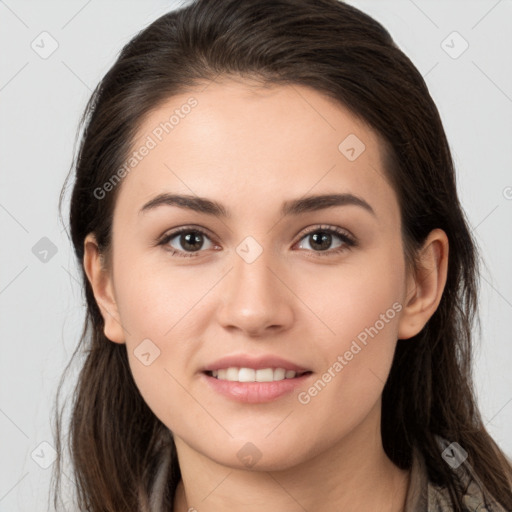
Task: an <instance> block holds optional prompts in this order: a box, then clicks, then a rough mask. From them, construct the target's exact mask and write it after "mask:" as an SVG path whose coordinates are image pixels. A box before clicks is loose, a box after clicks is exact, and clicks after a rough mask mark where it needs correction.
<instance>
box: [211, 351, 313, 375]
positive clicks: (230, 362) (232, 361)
mask: <svg viewBox="0 0 512 512" xmlns="http://www.w3.org/2000/svg"><path fill="white" fill-rule="evenodd" d="M232 367H235V368H253V369H254V370H261V369H263V368H284V369H285V370H293V371H295V372H298V373H299V372H306V371H310V370H308V369H307V368H303V367H302V366H299V365H297V364H295V363H292V362H291V361H287V360H286V359H283V358H281V357H277V356H273V355H263V356H249V355H247V354H233V355H230V356H225V357H222V358H221V359H217V360H216V361H214V362H213V363H210V364H208V365H206V366H205V367H204V368H203V370H202V371H203V372H211V371H213V370H221V369H224V368H232Z"/></svg>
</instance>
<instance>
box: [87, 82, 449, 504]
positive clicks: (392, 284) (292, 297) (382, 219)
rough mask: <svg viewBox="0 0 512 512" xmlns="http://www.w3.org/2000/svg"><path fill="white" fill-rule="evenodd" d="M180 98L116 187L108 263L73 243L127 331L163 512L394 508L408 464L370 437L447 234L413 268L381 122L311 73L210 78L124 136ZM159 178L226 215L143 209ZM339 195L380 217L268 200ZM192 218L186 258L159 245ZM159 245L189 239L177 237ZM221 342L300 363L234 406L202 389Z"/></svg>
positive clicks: (440, 270)
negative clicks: (351, 152)
mask: <svg viewBox="0 0 512 512" xmlns="http://www.w3.org/2000/svg"><path fill="white" fill-rule="evenodd" d="M191 96H193V97H194V98H196V99H197V101H198V105H197V106H196V107H195V108H194V109H192V111H191V112H190V114H188V115H187V116H185V117H184V118H183V119H180V122H179V124H178V125H177V126H175V128H174V129H173V131H172V133H170V134H168V135H166V136H165V137H164V138H163V139H162V141H161V142H160V143H159V144H158V145H157V147H155V148H154V149H152V150H151V151H150V153H149V154H148V155H147V156H146V157H145V158H144V159H143V160H142V161H141V162H140V163H139V164H138V165H137V166H136V167H135V168H134V169H133V170H132V171H131V172H130V173H129V174H128V175H127V176H126V177H125V178H124V181H123V182H122V184H121V185H120V187H121V189H120V190H119V191H118V192H119V195H118V198H117V201H116V205H115V211H114V218H113V238H112V247H111V250H112V252H111V254H110V255H109V258H108V259H107V263H105V265H103V266H102V259H101V258H100V255H99V253H98V247H97V244H96V241H95V238H94V235H93V234H90V235H89V236H88V237H87V239H86V240H85V256H84V265H85V269H86V273H87V276H88V278H89V280H90V282H91V284H92V286H93V290H94V293H95V297H96V300H97V302H98V304H99V306H100V309H101V311H102V314H103V317H104V320H105V335H106V337H107V338H108V339H109V340H111V341H112V342H114V343H124V344H126V348H127V352H128V357H129V362H130V367H131V369H132V373H133V377H134V379H135V382H136V384H137V386H138V388H139V390H140V392H141V394H142V396H143V397H144V399H145V400H146V402H147V404H148V406H149V407H150V408H151V409H152V411H153V412H154V413H155V415H156V416H157V417H158V418H159V419H160V420H161V421H162V422H163V423H164V424H165V425H166V426H167V427H168V428H169V429H170V430H171V431H172V432H173V434H174V439H175V443H176V447H177V451H178V457H179V462H180V468H181V472H182V481H181V482H180V485H179V487H178V490H177V494H176V498H175V510H177V511H179V512H181V511H186V510H189V509H192V510H193V509H196V510H197V511H199V512H203V511H205V512H213V511H224V512H225V511H229V510H240V509H243V510H245V511H249V512H251V511H256V510H258V511H261V510H277V511H280V512H292V511H293V512H295V511H301V510H315V511H320V512H322V511H332V510H344V511H346V512H350V511H360V510H379V511H382V512H396V511H400V510H402V509H403V506H404V502H405V497H406V491H407V486H408V472H406V471H402V470H400V469H399V468H398V467H396V466H395V465H394V464H393V463H392V462H391V460H390V459H389V458H388V457H387V456H386V454H385V452H384V450H383V447H382V439H381V433H380V417H381V395H382V390H383V387H384V383H385V381H386V378H387V376H388V374H389V371H390V368H391V362H392V357H393V353H394V349H395V346H396V342H397V339H400V338H402V339H407V338H410V337H412V336H414V335H415V334H417V333H418V332H419V331H420V330H421V329H422V328H423V326H424V325H425V324H426V322H427V321H428V319H429V318H430V317H431V316H432V314H433V313H434V312H435V310H436V308H437V306H438V304H439V301H440V299H441V295H442V291H443V288H444V285H445V282H446V272H447V258H448V240H447V237H446V234H445V233H444V232H443V231H442V230H439V229H436V230H433V231H432V232H431V233H430V235H429V237H428V238H427V240H426V242H425V244H424V246H423V248H422V250H421V252H420V260H421V263H422V265H421V267H420V268H418V269H417V270H416V271H415V272H413V273H410V274H407V272H406V266H405V261H404V254H403V244H402V239H401V231H400V229H401V226H400V222H401V221H400V211H399V206H398V201H397V197H396V194H395V192H394V190H393V189H392V187H391V186H390V184H389V183H388V181H387V180H386V179H385V178H384V170H383V167H382V163H381V145H380V140H379V138H378V136H377V134H376V133H375V132H374V131H373V130H372V129H371V128H370V127H369V126H367V125H366V124H364V123H362V122H361V121H360V120H358V119H357V118H356V117H354V116H353V115H352V114H351V113H350V112H349V111H348V110H347V109H346V108H344V107H342V106H340V105H339V104H337V103H335V102H333V101H332V100H330V99H328V98H327V97H325V96H324V95H322V94H321V93H319V92H317V91H315V90H313V89H310V88H308V87H304V86H297V85H294V86H274V87H267V88H261V87H257V85H256V84H254V83H251V82H248V81H235V80H232V79H227V78H226V79H223V80H217V81H216V82H213V83H210V84H208V86H207V87H206V88H205V87H204V86H203V87H198V88H197V89H194V90H190V91H188V92H187V93H184V94H180V95H177V96H174V97H172V98H169V100H168V101H167V102H166V103H165V105H162V106H161V107H160V108H158V109H156V110H155V111H153V112H152V113H151V114H150V116H149V117H147V118H146V119H145V120H144V122H143V124H142V125H141V127H140V130H139V137H138V140H137V141H136V142H135V144H134V148H137V147H140V144H141V142H142V141H144V140H145V138H146V137H147V135H148V134H151V132H152V130H153V129H154V128H155V127H156V126H158V125H159V123H160V122H162V121H163V120H165V119H168V118H169V115H170V113H172V111H173V110H174V109H175V108H179V107H180V106H181V105H183V104H184V103H186V101H187V99H188V98H190V97H191ZM349 134H355V135H356V136H357V137H358V138H359V139H360V140H361V141H363V143H364V144H365V150H364V151H363V152H362V153H361V154H360V155H359V157H358V158H357V159H356V160H354V161H350V160H349V159H347V158H346V156H345V155H344V154H343V153H342V152H341V151H340V150H339V149H338V145H339V144H340V142H342V141H343V140H344V139H345V138H346V137H347V136H348V135H349ZM162 192H169V193H176V194H189V195H197V196H201V197H207V198H210V199H213V200H216V201H218V202H220V203H222V204H223V205H224V206H225V208H226V209H227V210H228V211H229V212H231V217H230V218H228V219H220V218H215V217H212V216H210V215H206V214H204V213H198V212H193V211H189V210H185V209H182V208H179V207H176V206H161V207H158V208H155V209H154V210H150V211H147V212H145V213H143V214H141V213H139V210H140V209H141V208H142V206H143V205H144V204H145V203H146V202H148V201H149V200H151V199H152V198H154V197H155V196H156V195H158V194H160V193H162ZM345 192H347V193H351V194H354V195H356V196H358V197H360V198H363V199H364V200H365V201H366V202H368V203H369V204H370V205H371V207H372V208H373V210H374V212H375V215H372V214H371V213H370V212H368V211H367V210H365V209H364V208H362V207H359V206H356V205H345V206H337V207H334V208H327V209H322V210H318V211H313V212H304V213H301V214H299V215H294V216H289V217H282V216H281V215H280V213H279V212H280V209H281V205H282V203H283V201H287V200H291V199H297V198H300V197H302V196H304V195H309V194H324V193H326V194H327V193H345ZM191 224H192V225H193V226H194V228H202V229H203V230H205V231H207V233H210V235H208V236H207V237H206V238H204V241H203V245H202V246H200V244H199V246H200V250H199V251H196V252H194V251H191V250H190V249H189V250H188V253H189V254H190V253H192V254H194V255H195V256H193V257H190V258H187V257H180V256H178V255H174V256H173V255H171V254H170V252H169V251H168V250H166V248H165V247H164V246H162V245H160V246H159V245H156V243H155V241H156V240H158V239H159V237H161V236H162V235H163V234H165V233H168V232H170V231H171V230H173V229H175V228H178V227H180V226H188V225H191ZM320 226H328V227H331V226H332V227H336V226H337V227H339V228H341V229H343V230H344V231H346V232H348V233H350V234H351V235H352V236H353V238H355V239H356V240H357V246H355V247H345V248H344V250H343V251H342V252H340V253H334V252H333V251H334V250H335V249H336V248H338V247H340V246H343V245H344V242H343V241H342V240H341V239H339V238H338V237H337V235H335V234H333V237H332V239H331V242H330V245H329V244H328V245H327V247H328V251H330V254H326V253H327V251H320V250H319V249H318V245H315V243H314V240H312V238H311V236H306V235H305V233H304V231H305V228H314V227H317V228H320ZM314 232H315V231H314V230H312V231H311V233H309V235H311V234H312V233H314ZM247 236H251V237H253V238H254V239H255V240H256V241H257V243H258V244H259V246H260V247H261V249H262V253H261V255H260V256H259V257H258V258H257V259H256V260H255V261H253V262H251V263H247V261H245V260H244V259H243V258H242V257H241V256H239V254H238V253H237V251H236V249H237V247H238V246H239V244H240V243H241V242H242V241H243V240H244V239H245V238H246V237H247ZM181 242H183V238H181ZM170 244H172V246H173V248H174V249H176V250H181V251H182V252H183V253H186V252H187V249H186V248H184V247H183V244H182V243H180V236H177V237H175V238H174V239H173V241H172V242H169V244H168V246H167V247H169V245H170ZM215 248H216V249H215ZM394 303H397V304H399V305H400V308H401V309H400V311H399V312H398V313H397V314H396V315H395V316H394V318H393V319H391V320H389V321H388V322H387V323H386V324H385V326H384V328H382V329H380V330H379V332H378V334H377V335H376V336H375V337H373V338H370V339H369V341H368V343H367V345H366V346H364V348H363V349H362V350H361V351H360V352H359V353H357V355H355V356H354V357H353V359H352V360H350V361H348V362H347V364H346V365H345V366H344V367H343V369H342V371H340V372H338V373H336V376H335V377H334V378H332V380H331V381H330V382H329V383H328V384H327V385H326V386H325V387H324V388H323V389H322V391H321V392H319V393H318V394H317V395H316V396H314V397H312V398H311V400H310V401H309V403H307V404H302V403H300V402H299V401H298V399H297V394H298V392H299V391H307V390H308V388H309V387H310V386H311V385H312V384H313V383H314V382H315V381H316V380H317V379H318V378H319V377H321V376H322V375H323V374H324V372H326V371H327V369H328V368H329V367H332V365H333V363H334V362H335V361H336V360H337V357H338V356H339V355H343V354H344V353H345V352H346V351H347V350H349V348H350V346H351V343H352V341H353V340H354V339H356V337H357V335H358V334H359V333H361V332H362V331H364V329H365V328H367V327H369V326H373V325H375V323H376V321H377V320H379V318H380V317H379V315H381V314H383V313H385V312H386V311H387V310H389V308H391V307H392V305H393V304H394ZM144 339H150V340H151V341H152V343H154V344H155V345H156V346H157V347H158V348H159V350H160V355H159V357H157V358H156V359H155V360H154V361H153V362H152V363H151V364H150V365H149V366H145V365H144V364H142V363H141V361H140V360H139V359H138V358H137V357H136V356H135V354H134V350H135V349H136V348H137V346H138V345H139V344H140V343H141V342H142V340H144ZM234 353H236V354H240V353H245V354H251V355H262V354H273V355H277V356H280V357H283V358H285V359H287V360H290V361H292V362H294V363H296V364H299V365H301V366H303V367H305V368H308V369H310V370H311V371H312V372H313V374H312V376H311V377H310V378H309V380H308V381H307V383H305V384H304V386H303V387H302V388H300V389H299V390H297V391H296V392H293V393H291V394H289V395H286V396H284V397H281V398H278V399H277V400H274V401H272V402H268V403H263V404H247V403H245V404H244V403H240V402H235V401H233V400H230V399H228V398H226V397H224V396H222V395H219V394H217V393H215V392H214V391H212V390H211V389H209V387H208V386H206V385H205V384H204V382H203V379H202V376H201V373H200V370H201V368H202V367H203V366H204V365H206V364H207V363H210V362H212V361H214V360H216V359H218V358H220V357H223V356H225V355H228V354H234ZM248 442H250V443H253V444H254V445H255V446H256V447H257V450H258V452H259V454H260V458H259V460H258V461H257V463H256V464H255V465H254V466H252V467H247V466H246V465H244V463H243V461H242V460H241V459H240V458H239V457H238V456H237V453H238V451H239V450H240V449H241V448H242V447H243V446H244V445H245V444H246V443H248Z"/></svg>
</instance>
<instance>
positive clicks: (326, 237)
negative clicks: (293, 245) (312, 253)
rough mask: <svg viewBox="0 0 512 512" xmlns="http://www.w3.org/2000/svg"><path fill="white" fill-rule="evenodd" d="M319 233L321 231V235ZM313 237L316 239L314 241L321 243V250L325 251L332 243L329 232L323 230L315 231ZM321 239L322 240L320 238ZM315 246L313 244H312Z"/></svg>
mask: <svg viewBox="0 0 512 512" xmlns="http://www.w3.org/2000/svg"><path fill="white" fill-rule="evenodd" d="M318 233H321V235H320V236H319V235H318ZM311 236H312V237H313V240H314V243H315V244H316V243H319V244H320V247H319V249H320V250H321V251H325V250H326V249H328V248H329V245H330V242H331V235H330V234H329V233H325V232H323V231H318V232H317V233H314V234H313V235H311ZM319 238H320V239H321V240H320V242H319V240H318V239H319ZM312 247H313V245H312Z"/></svg>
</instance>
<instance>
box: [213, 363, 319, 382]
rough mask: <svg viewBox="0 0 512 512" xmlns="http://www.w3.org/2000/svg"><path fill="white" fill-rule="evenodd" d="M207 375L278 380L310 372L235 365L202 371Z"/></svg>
mask: <svg viewBox="0 0 512 512" xmlns="http://www.w3.org/2000/svg"><path fill="white" fill-rule="evenodd" d="M204 373H205V374H206V375H208V376H209V377H213V378H215V379H217V380H224V381H230V382H280V381H283V380H286V379H296V378H300V377H302V376H303V375H309V374H310V373H312V372H311V371H309V370H305V371H295V370H287V369H285V368H272V367H269V368H247V367H235V366H231V367H229V368H219V369H217V370H208V371H205V372H204Z"/></svg>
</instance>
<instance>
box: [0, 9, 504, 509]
mask: <svg viewBox="0 0 512 512" xmlns="http://www.w3.org/2000/svg"><path fill="white" fill-rule="evenodd" d="M350 3H351V4H353V5H355V6H356V7H359V8H360V9H362V10H363V11H365V12H367V13H368V14H370V15H372V16H374V17H375V18H376V19H377V20H379V21H380V22H381V23H383V24H384V26H385V27H386V28H387V29H388V30H389V31H390V33H391V35H392V36H393V38H394V39H395V41H396V42H397V43H398V45H399V46H400V47H401V48H402V49H403V50H404V51H405V53H406V54H407V55H408V56H409V57H410V58H411V59H412V61H413V62H414V63H415V65H416V67H417V68H418V69H419V70H420V72H421V73H422V75H423V76H424V77H425V80H426V82H427V84H428V86H429V89H430V92H431V94H432V96H433V98H434V100H435V102H436V103H437V106H438V108H439V111H440V113H441V116H442V119H443V122H444V126H445V129H446V132H447V135H448V139H449V141H450V145H451V148H452V150H453V155H454V159H455V163H456V167H457V173H458V187H459V191H460V197H461V200H462V204H463V206H464V208H465V210H466V212H467V215H468V218H469V220H470V223H471V227H472V229H473V233H474V235H475V236H476V239H477V241H478V244H479V246H480V249H481V254H482V257H483V260H484V262H485V265H484V267H483V272H482V279H481V292H482V293H481V299H480V304H481V307H480V313H481V319H482V336H481V337H477V338H476V342H477V343H476V346H475V382H476V387H477V391H478V397H479V403H480V407H481V410H482V413H483V417H484V419H485V422H486V426H487V428H488V429H489V431H490V432H491V434H492V435H493V436H494V438H495V439H496V440H497V442H498V443H499V444H500V445H501V446H502V447H503V449H504V450H505V451H506V452H507V453H508V454H509V455H511V456H512V435H511V427H512V403H511V402H512V374H511V371H510V364H511V363H512V336H511V333H510V330H511V321H510V319H511V317H512V273H511V272H510V265H511V262H512V171H511V169H512V144H511V140H512V69H511V59H510V49H511V48H512V2H511V1H510V0H509V1H507V0H501V1H497V0H492V1H490V0H489V1H488V0H479V1H467V0H466V1H464V2H463V1H447V0H442V1H432V0H429V1H427V0H422V1H420V0H414V1H413V0H393V1H392V0H378V1H375V0H374V1H369V0H366V1H363V0H357V1H355V0H351V1H350ZM177 5H178V4H177V3H175V2H171V1H163V0H151V1H148V0H145V1H127V0H122V1H121V0H108V1H107V0H101V1H100V0H89V1H87V0H82V1H77V0H66V1H64V0H62V1H44V2H37V1H35V0H34V1H21V0H6V1H0V144H1V146H0V147H1V151H0V172H1V178H0V225H1V235H0V240H1V252H0V315H1V317H0V340H1V355H0V379H1V387H0V434H1V435H0V443H1V458H0V511H5V512H7V511H9V512H13V511H22V512H25V511H26V512H29V511H30V512H42V511H45V510H47V496H48V489H49V484H50V473H51V471H52V463H53V459H54V446H53V436H52V431H51V421H52V412H53V411H52V406H53V400H54V395H55V392H56V386H57V383H58V380H59V377H60V375H61V373H62V371H63V369H64V366H65V364H66V363H67V362H68V359H69V357H70V356H71V353H72V351H73V349H74V347H75V345H76V343H77V342H78V339H79V334H80V331H81V327H82V319H83V315H84V308H83V298H82V294H81V288H80V284H79V281H78V280H77V276H78V272H77V265H76V262H75V260H74V256H73V253H72V251H71V244H70V242H69V240H68V238H67V235H66V231H65V229H66V225H63V224H61V222H60V221H59V216H58V208H57V207H58V197H59V192H60V189H61V186H62V184H63V182H64V179H65V176H66V174H67V172H68V169H69V166H70V164H71V160H72V155H73V146H74V141H75V133H76V129H77V126H78V120H79V117H80V115H81V113H82V111H83V109H84V107H85V103H86V101H87V99H88V98H89V96H90V93H91V91H92V89H93V88H94V87H95V85H96V84H97V82H98V81H99V80H100V78H101V77H102V76H103V75H104V74H105V73H106V72H107V70H108V69H109V67H110V66H111V65H112V63H113V62H114V59H115V58H116V56H117V54H118V52H119V51H120V49H121V48H122V46H123V45H124V44H126V43H127V42H128V41H129V39H130V38H131V37H132V36H133V35H135V34H136V33H137V32H138V31H139V30H141V29H142V28H144V27H146V26H147V25H148V24H149V23H151V22H152V21H153V20H155V19H156V18H157V17H159V16H160V15H161V14H163V13H165V12H167V11H169V10H171V9H173V8H175V7H176V6H177ZM66 205H67V203H66ZM65 212H66V210H65V211H64V213H65ZM64 219H65V216H64ZM66 224H67V222H66ZM67 389H68V390H69V389H71V383H70V384H68V387H67ZM64 394H65V393H64ZM70 474H71V473H70V471H69V470H67V471H66V474H65V478H64V484H65V483H66V481H68V480H67V479H68V477H69V476H70Z"/></svg>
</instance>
